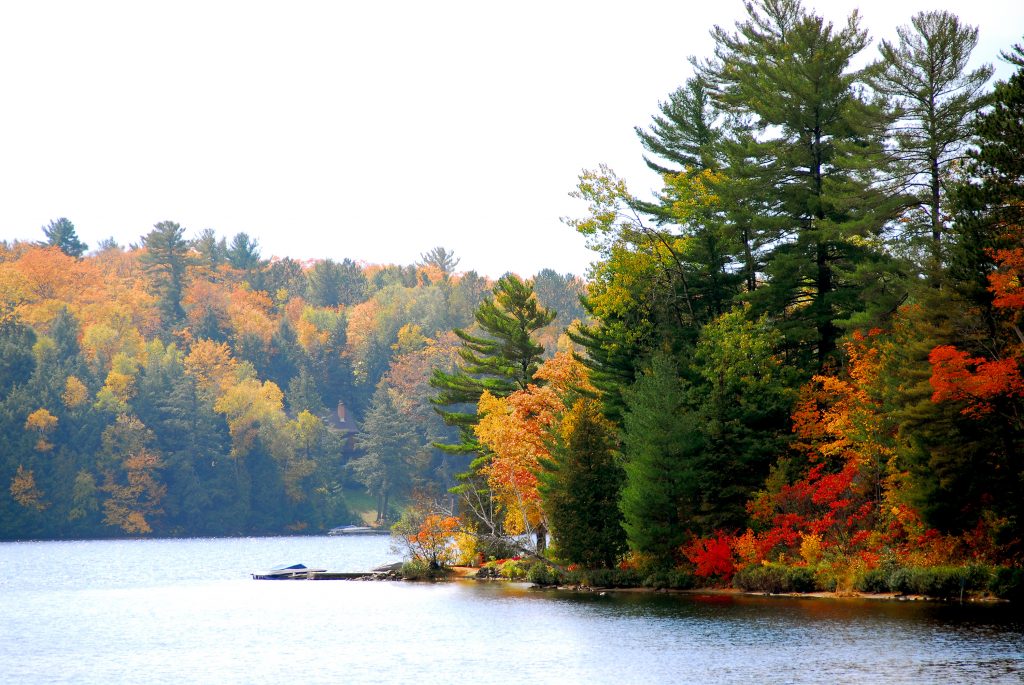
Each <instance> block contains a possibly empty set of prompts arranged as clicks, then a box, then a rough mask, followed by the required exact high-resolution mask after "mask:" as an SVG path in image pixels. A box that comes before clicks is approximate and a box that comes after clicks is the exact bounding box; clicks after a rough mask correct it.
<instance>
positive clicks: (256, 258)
mask: <svg viewBox="0 0 1024 685" xmlns="http://www.w3.org/2000/svg"><path fill="white" fill-rule="evenodd" d="M227 257H228V264H230V265H231V267H232V268H234V269H238V270H240V271H254V270H256V269H258V268H259V267H260V265H261V264H262V260H261V259H260V246H259V243H258V242H256V241H255V240H253V239H252V238H250V237H249V234H248V233H236V234H235V237H234V238H232V239H231V245H230V246H229V247H228V252H227Z"/></svg>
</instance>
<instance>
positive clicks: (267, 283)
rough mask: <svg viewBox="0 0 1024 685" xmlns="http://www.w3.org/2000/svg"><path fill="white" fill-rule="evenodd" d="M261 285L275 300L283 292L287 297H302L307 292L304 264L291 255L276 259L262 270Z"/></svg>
mask: <svg viewBox="0 0 1024 685" xmlns="http://www.w3.org/2000/svg"><path fill="white" fill-rule="evenodd" d="M261 285H262V286H263V287H262V288H261V290H265V291H266V292H267V293H268V294H269V295H270V296H271V298H272V299H275V300H277V299H279V298H280V293H282V292H283V293H285V297H286V298H292V297H295V296H300V297H301V296H304V295H305V294H306V287H307V286H306V274H305V273H304V272H303V271H302V265H301V264H299V263H298V262H297V261H295V260H294V259H292V258H290V257H285V258H284V259H275V260H274V261H272V262H271V263H270V266H268V267H267V268H266V269H264V270H263V271H262V272H261Z"/></svg>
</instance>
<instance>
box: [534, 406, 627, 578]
mask: <svg viewBox="0 0 1024 685" xmlns="http://www.w3.org/2000/svg"><path fill="white" fill-rule="evenodd" d="M615 448H616V444H615V429H614V426H613V425H612V424H611V423H609V422H608V420H607V419H605V418H604V417H603V416H602V415H601V411H600V405H599V404H598V403H597V402H596V401H595V400H592V399H580V400H577V401H576V403H575V404H574V405H573V406H572V408H571V409H570V410H569V411H568V412H567V413H566V414H565V416H563V417H562V420H561V427H560V429H559V432H558V435H557V436H556V440H555V442H554V445H553V449H552V450H551V459H550V460H542V461H541V466H542V467H543V470H542V471H541V472H540V473H539V474H538V478H539V480H540V484H539V491H540V494H541V498H542V501H543V504H544V511H545V513H546V514H547V519H548V523H549V525H550V526H551V529H552V534H553V535H554V538H555V540H556V541H557V544H558V554H559V557H560V558H561V559H563V560H564V561H567V562H570V563H574V564H582V565H584V566H587V567H595V566H604V567H606V568H611V567H613V566H614V565H615V562H616V561H617V560H618V558H619V556H621V555H622V553H623V552H625V551H626V534H625V531H624V530H623V528H622V512H621V511H620V510H619V492H620V489H621V488H622V481H623V479H624V476H623V471H622V466H621V465H620V464H619V463H618V460H617V458H616V451H615Z"/></svg>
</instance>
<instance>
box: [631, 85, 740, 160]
mask: <svg viewBox="0 0 1024 685" xmlns="http://www.w3.org/2000/svg"><path fill="white" fill-rule="evenodd" d="M658 110H659V111H660V112H661V115H655V116H654V117H653V123H652V124H651V125H650V129H649V130H646V131H645V130H643V129H642V128H640V127H639V126H637V127H635V128H634V129H633V130H634V131H636V135H637V137H638V138H640V143H641V144H642V145H643V146H644V149H645V150H647V152H648V153H650V154H651V155H653V156H656V157H658V158H660V159H662V160H664V162H667V163H669V164H674V165H676V166H675V168H673V167H668V166H664V164H663V163H662V162H659V161H657V160H655V159H651V158H650V157H648V156H647V155H644V161H645V162H647V166H648V167H650V168H651V169H652V170H653V171H656V172H658V173H659V174H678V173H679V172H681V171H684V170H686V169H687V168H695V169H707V168H712V169H713V168H715V167H716V166H717V165H716V163H715V157H716V155H717V150H716V145H717V143H718V140H719V137H720V136H721V133H720V131H719V130H718V129H717V127H716V123H717V120H718V118H719V116H720V112H719V111H718V109H717V107H716V106H715V103H714V102H713V101H712V100H711V98H710V97H709V94H708V90H707V86H706V84H705V83H704V81H702V80H701V79H699V78H690V79H687V81H686V84H685V85H684V86H683V87H682V88H677V89H676V90H675V91H673V92H672V94H671V95H669V99H668V102H659V103H658Z"/></svg>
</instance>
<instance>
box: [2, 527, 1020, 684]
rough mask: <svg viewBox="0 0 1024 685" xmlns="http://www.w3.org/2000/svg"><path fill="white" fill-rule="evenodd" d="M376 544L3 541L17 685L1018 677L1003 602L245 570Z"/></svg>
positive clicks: (6, 630)
mask: <svg viewBox="0 0 1024 685" xmlns="http://www.w3.org/2000/svg"><path fill="white" fill-rule="evenodd" d="M396 559H397V556H396V555H395V553H394V552H392V551H391V550H390V542H389V540H388V539H387V538H386V537H376V536H374V537H352V538H345V537H280V538H234V539H183V540H118V541H81V542H21V543H0V621H2V623H0V676H2V679H3V681H4V682H17V683H59V682H67V683H117V682H130V683H192V682H216V683H288V682H292V683H413V682H416V683H453V684H459V683H473V682H486V683H512V682H517V683H528V682H535V683H549V682H558V683H616V685H625V684H627V683H644V684H650V683H749V682H756V683H816V682H824V683H839V682H842V683H880V682H885V683H933V682H939V683H982V682H987V683H1020V682H1022V681H1024V622H1022V620H1021V619H1020V618H1017V617H1016V613H1015V612H1014V611H1013V608H1012V607H1010V606H1007V605H966V606H959V605H956V604H938V603H925V602H887V601H878V600H815V599H792V598H776V597H733V596H695V595H665V594H647V593H609V594H607V595H605V596H601V595H598V594H587V593H573V592H563V591H538V590H531V589H530V588H529V587H528V586H527V585H524V584H507V583H494V582H491V583H476V582H468V581H460V582H452V583H440V584H419V583H397V582H360V581H350V582H346V581H315V582H314V581H254V580H251V579H250V577H249V574H250V573H251V572H253V571H259V570H264V569H267V568H271V567H273V566H276V565H278V564H282V563H283V564H291V563H298V562H301V563H305V564H306V565H307V566H314V565H315V566H321V567H323V568H327V569H329V570H332V571H361V570H367V569H370V568H372V567H375V566H378V565H380V564H382V563H386V562H390V561H394V560H396Z"/></svg>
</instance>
